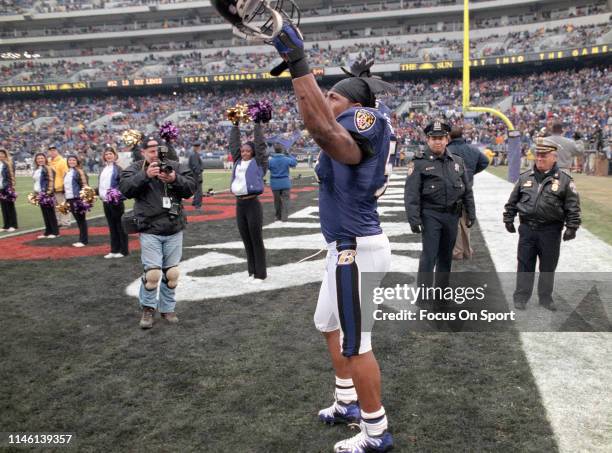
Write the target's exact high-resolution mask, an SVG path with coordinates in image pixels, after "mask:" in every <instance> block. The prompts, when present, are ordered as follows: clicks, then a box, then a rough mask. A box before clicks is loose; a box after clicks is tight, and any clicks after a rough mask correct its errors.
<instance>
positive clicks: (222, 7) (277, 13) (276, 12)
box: [211, 0, 300, 41]
mask: <svg viewBox="0 0 612 453" xmlns="http://www.w3.org/2000/svg"><path fill="white" fill-rule="evenodd" d="M211 4H212V5H213V6H214V7H215V9H216V10H217V11H218V12H219V14H221V16H223V17H224V18H225V20H227V21H228V22H229V23H230V24H232V25H233V28H234V34H235V35H237V36H239V37H241V38H245V39H248V40H259V41H261V40H263V41H271V40H272V39H274V38H275V37H276V35H278V34H279V33H280V31H281V28H282V27H283V23H285V22H292V23H293V24H295V25H296V26H297V25H299V23H300V9H299V8H298V6H297V5H296V4H295V3H294V1H293V0H211Z"/></svg>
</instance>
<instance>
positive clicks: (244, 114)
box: [225, 104, 251, 124]
mask: <svg viewBox="0 0 612 453" xmlns="http://www.w3.org/2000/svg"><path fill="white" fill-rule="evenodd" d="M248 110H249V106H248V105H247V104H236V106H235V107H231V108H229V109H227V110H226V111H225V114H226V116H227V119H228V120H229V121H231V122H232V123H234V124H238V123H241V122H242V123H248V122H249V121H251V117H250V116H249V113H248Z"/></svg>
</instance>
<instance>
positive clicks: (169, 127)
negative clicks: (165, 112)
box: [159, 121, 179, 142]
mask: <svg viewBox="0 0 612 453" xmlns="http://www.w3.org/2000/svg"><path fill="white" fill-rule="evenodd" d="M178 134H179V130H178V127H176V126H175V125H174V124H172V121H166V122H165V123H164V124H162V125H161V127H160V128H159V136H160V137H161V138H163V139H164V140H166V141H167V142H171V141H172V140H176V139H177V138H178Z"/></svg>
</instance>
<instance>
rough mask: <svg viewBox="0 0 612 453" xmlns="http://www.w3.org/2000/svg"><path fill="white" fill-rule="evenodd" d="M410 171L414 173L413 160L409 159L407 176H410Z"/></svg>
mask: <svg viewBox="0 0 612 453" xmlns="http://www.w3.org/2000/svg"><path fill="white" fill-rule="evenodd" d="M412 173H414V162H412V161H410V163H409V164H408V176H410V175H411V174H412Z"/></svg>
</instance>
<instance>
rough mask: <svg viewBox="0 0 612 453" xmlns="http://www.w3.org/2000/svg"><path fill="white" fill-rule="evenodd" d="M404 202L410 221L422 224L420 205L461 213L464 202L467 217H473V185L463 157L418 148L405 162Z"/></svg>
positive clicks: (421, 208)
mask: <svg viewBox="0 0 612 453" xmlns="http://www.w3.org/2000/svg"><path fill="white" fill-rule="evenodd" d="M404 205H405V207H406V215H407V216H408V222H409V223H410V225H413V226H414V225H421V224H422V221H421V214H422V210H423V209H432V210H434V211H440V212H451V213H456V214H460V213H461V207H462V206H465V209H466V211H467V214H468V218H469V219H470V220H472V221H474V219H475V218H476V209H475V207H474V194H473V193H472V185H471V184H470V183H469V180H468V175H467V172H466V170H465V166H464V164H463V159H461V157H459V156H455V155H453V154H451V153H449V152H448V151H444V153H443V154H442V155H440V156H436V155H435V154H434V153H433V152H432V151H431V150H430V149H429V148H427V149H426V150H425V152H423V153H421V152H417V153H416V154H415V156H414V160H412V161H411V162H410V164H408V177H407V178H406V186H405V187H404Z"/></svg>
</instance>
